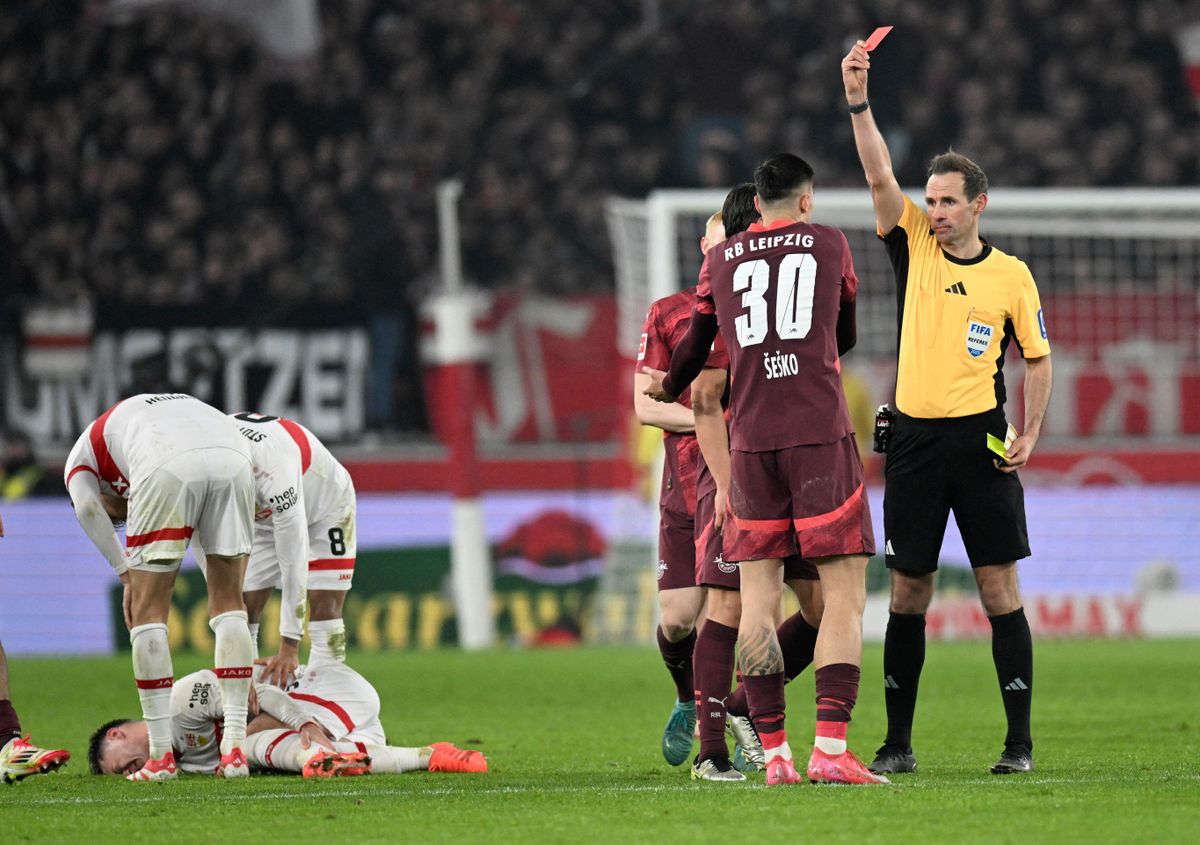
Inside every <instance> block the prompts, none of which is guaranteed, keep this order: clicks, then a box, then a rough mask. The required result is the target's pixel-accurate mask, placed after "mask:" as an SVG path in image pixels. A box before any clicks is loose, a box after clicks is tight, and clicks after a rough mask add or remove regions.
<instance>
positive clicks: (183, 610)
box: [0, 485, 1200, 654]
mask: <svg viewBox="0 0 1200 845" xmlns="http://www.w3.org/2000/svg"><path fill="white" fill-rule="evenodd" d="M871 503H872V508H873V517H874V519H875V523H876V525H877V526H881V525H882V514H881V505H882V495H881V491H880V490H879V489H878V488H874V489H872V490H871ZM1026 504H1027V509H1028V512H1029V527H1030V542H1031V545H1032V547H1033V551H1034V556H1033V557H1032V558H1030V559H1029V560H1026V561H1024V562H1022V564H1021V567H1020V573H1021V584H1022V591H1023V594H1024V596H1025V604H1026V608H1027V611H1028V614H1029V617H1030V624H1031V625H1032V626H1033V628H1034V630H1035V632H1036V633H1037V634H1038V635H1039V636H1086V637H1096V636H1147V637H1151V636H1200V524H1198V523H1197V521H1196V519H1195V515H1196V514H1197V513H1200V485H1190V486H1189V485H1161V486H1151V485H1146V486H1107V487H1031V488H1030V489H1028V491H1027V502H1026ZM450 507H451V499H450V497H449V496H446V495H440V494H439V495H432V494H405V495H394V494H390V495H375V494H364V495H361V496H360V497H359V507H358V562H357V566H356V569H355V575H354V585H353V588H352V589H351V591H350V593H349V595H348V597H347V602H346V613H345V615H346V619H347V623H348V634H349V638H350V642H351V645H352V646H355V647H359V648H365V649H372V650H373V649H401V648H434V647H437V646H440V645H446V644H450V643H453V642H454V641H455V634H456V629H455V623H454V609H453V602H452V601H451V597H450V591H449V545H450V537H449V532H450ZM483 507H484V519H485V522H486V524H487V526H488V532H489V536H488V540H489V543H490V544H491V547H492V551H493V566H494V572H495V579H496V580H495V596H496V597H495V601H494V605H493V611H494V613H495V614H496V621H497V628H498V630H499V631H500V632H501V634H502V636H503V638H505V639H506V640H507V641H508V642H509V643H511V644H514V645H540V644H560V643H561V644H569V643H573V642H577V641H580V640H584V641H596V642H639V643H651V642H653V636H654V627H655V625H656V624H657V618H656V613H657V596H656V584H655V580H654V563H655V561H656V559H657V557H656V554H655V549H654V545H653V543H654V537H655V534H654V524H655V519H656V510H655V508H654V507H653V506H652V505H651V504H650V503H648V502H647V501H646V500H645V499H643V498H641V497H639V496H637V495H635V494H632V493H629V492H625V491H612V490H608V491H573V492H566V491H550V492H547V491H529V492H520V493H515V492H509V493H491V494H486V495H485V496H484V497H483ZM4 524H5V530H6V534H7V536H6V537H5V538H4V539H3V540H0V586H2V589H0V639H3V641H4V644H5V648H6V649H7V650H8V651H10V652H11V653H13V654H31V653H41V654H56V653H59V654H63V653H111V652H112V651H114V650H119V649H122V648H127V647H128V645H127V643H128V637H127V634H126V632H125V630H124V627H123V625H122V624H121V619H120V610H119V607H120V590H119V585H118V584H117V582H116V579H115V578H114V577H113V575H112V573H111V571H110V570H109V569H108V567H107V565H106V564H105V563H104V561H103V559H102V558H101V557H100V555H99V554H98V553H97V552H96V550H95V549H94V548H93V547H92V545H91V543H90V541H89V540H88V539H87V537H86V536H85V535H84V533H83V531H82V530H81V529H80V528H79V526H78V524H77V523H76V521H75V518H74V515H73V513H72V512H71V507H70V504H69V501H68V500H66V499H33V500H26V501H22V502H11V503H7V504H6V505H5V509H4ZM887 583H888V579H887V573H886V571H885V570H884V569H883V567H882V564H881V561H879V560H878V559H876V560H874V561H872V566H871V568H870V570H869V588H870V591H871V597H870V598H869V600H868V607H867V613H866V616H865V618H864V629H865V630H864V634H865V636H867V637H868V638H869V639H881V638H882V636H883V631H884V626H885V624H886V616H887V598H886V591H887ZM204 597H205V590H204V586H203V582H202V580H201V579H200V576H199V573H198V571H197V570H196V569H195V566H194V564H193V563H191V562H190V561H187V562H185V564H184V569H183V572H182V573H181V575H180V579H179V584H178V587H177V589H176V592H175V596H174V605H173V610H172V614H171V620H170V632H171V633H170V636H171V641H172V643H173V645H174V646H176V647H179V648H197V649H200V650H207V649H209V648H211V639H210V638H211V631H210V630H209V628H208V624H207V611H206V608H205V600H204ZM277 614H278V609H277V605H275V604H272V605H271V606H270V609H269V610H268V612H267V615H266V617H265V618H264V620H263V627H262V629H261V636H262V641H263V643H262V649H263V651H264V652H266V651H268V650H270V649H273V648H274V647H275V644H276V643H277V639H276V637H277V627H276V626H277V619H278V616H277ZM928 626H929V631H930V636H931V637H933V638H936V639H962V638H973V637H986V636H988V635H989V634H988V631H989V630H990V629H989V627H988V625H987V620H986V618H984V617H983V616H982V614H981V611H980V610H979V604H978V599H977V598H976V596H975V587H974V579H973V577H972V575H971V572H970V569H969V566H968V565H967V562H966V555H965V552H964V550H963V546H962V540H961V538H960V537H959V535H958V532H957V530H956V528H955V526H954V524H953V521H951V524H950V526H949V529H948V530H947V535H946V539H945V543H944V545H943V548H942V555H941V575H940V581H939V592H938V597H937V599H936V600H935V604H934V606H933V608H931V610H930V614H929V617H928Z"/></svg>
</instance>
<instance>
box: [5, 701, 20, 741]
mask: <svg viewBox="0 0 1200 845" xmlns="http://www.w3.org/2000/svg"><path fill="white" fill-rule="evenodd" d="M20 735H21V720H20V719H18V718H17V711H16V710H14V709H13V706H12V702H11V701H9V700H8V699H7V698H5V699H0V746H3V745H5V744H7V743H8V741H9V740H10V739H12V738H13V737H14V736H20Z"/></svg>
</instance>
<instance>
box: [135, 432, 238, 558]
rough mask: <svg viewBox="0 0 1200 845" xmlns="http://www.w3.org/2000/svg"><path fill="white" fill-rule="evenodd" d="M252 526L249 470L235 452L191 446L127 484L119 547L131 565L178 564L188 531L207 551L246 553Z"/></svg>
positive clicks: (232, 554) (220, 553)
mask: <svg viewBox="0 0 1200 845" xmlns="http://www.w3.org/2000/svg"><path fill="white" fill-rule="evenodd" d="M253 531H254V474H253V470H252V468H251V465H250V459H249V458H248V457H247V456H246V455H245V454H243V453H241V452H238V451H235V450H233V449H226V448H223V447H211V448H205V449H193V450H191V451H188V452H183V453H181V454H178V455H176V456H175V457H173V458H170V459H169V460H167V461H166V462H164V463H163V464H161V465H159V466H158V467H157V468H156V469H154V470H151V471H150V473H149V474H148V475H147V476H146V477H145V478H141V479H135V480H134V481H133V482H132V483H131V484H130V493H129V514H128V518H127V520H126V533H125V546H126V548H127V549H128V551H129V564H130V568H132V569H139V568H141V569H154V570H169V569H171V568H174V567H178V566H179V562H180V561H181V560H182V559H183V555H184V552H185V551H187V547H188V543H189V541H190V540H191V538H192V537H193V536H195V538H196V542H198V543H199V544H200V545H201V546H202V547H203V548H204V551H205V552H206V553H208V554H213V555H221V556H225V557H235V556H237V555H244V554H249V553H250V547H251V539H252V537H253Z"/></svg>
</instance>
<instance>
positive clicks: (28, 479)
mask: <svg viewBox="0 0 1200 845" xmlns="http://www.w3.org/2000/svg"><path fill="white" fill-rule="evenodd" d="M0 444H2V445H3V464H2V465H0V499H2V500H4V501H6V502H12V501H15V500H16V499H25V498H28V497H29V496H61V495H63V494H64V493H65V490H64V489H63V485H62V476H61V475H59V474H57V473H50V474H47V473H46V471H45V470H44V469H43V468H42V467H41V465H40V464H38V461H37V456H36V455H34V453H33V443H32V442H31V441H30V439H29V437H28V436H27V435H25V434H23V433H22V432H19V431H15V430H10V431H5V432H3V433H0Z"/></svg>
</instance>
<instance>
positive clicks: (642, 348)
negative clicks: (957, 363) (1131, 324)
mask: <svg viewBox="0 0 1200 845" xmlns="http://www.w3.org/2000/svg"><path fill="white" fill-rule="evenodd" d="M1045 336H1046V333H1045V332H1044V331H1043V332H1042V337H1045ZM645 357H646V333H645V332H642V340H641V342H640V343H638V357H637V359H638V360H639V361H641V360H643V359H645Z"/></svg>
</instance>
